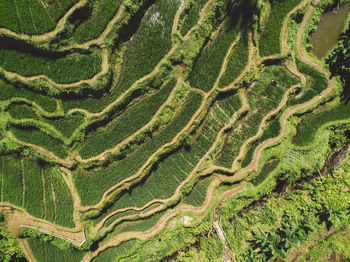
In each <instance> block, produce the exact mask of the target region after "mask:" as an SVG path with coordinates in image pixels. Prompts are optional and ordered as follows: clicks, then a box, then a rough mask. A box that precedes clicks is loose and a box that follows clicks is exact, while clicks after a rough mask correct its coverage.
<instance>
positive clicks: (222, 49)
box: [190, 16, 242, 92]
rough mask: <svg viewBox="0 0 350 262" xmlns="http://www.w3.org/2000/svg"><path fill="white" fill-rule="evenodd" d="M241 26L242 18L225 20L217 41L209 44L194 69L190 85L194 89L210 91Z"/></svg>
mask: <svg viewBox="0 0 350 262" xmlns="http://www.w3.org/2000/svg"><path fill="white" fill-rule="evenodd" d="M241 25H242V17H241V16H238V17H235V18H230V17H229V18H227V19H226V20H225V22H224V25H223V26H222V28H221V30H220V32H219V33H218V35H217V37H216V39H215V40H214V41H213V42H209V43H208V44H207V46H206V47H205V48H204V49H203V51H202V52H201V54H200V56H199V57H198V59H197V60H196V62H195V64H194V66H193V68H192V71H191V74H190V83H191V85H192V86H193V87H196V88H200V89H202V90H204V91H206V92H208V91H210V89H211V88H212V87H213V85H214V83H215V81H216V78H217V76H218V75H219V72H220V68H221V65H222V62H223V60H224V58H225V55H226V52H227V50H228V48H229V47H230V45H231V44H232V42H233V41H234V40H235V38H236V37H237V35H238V33H239V31H240V29H241Z"/></svg>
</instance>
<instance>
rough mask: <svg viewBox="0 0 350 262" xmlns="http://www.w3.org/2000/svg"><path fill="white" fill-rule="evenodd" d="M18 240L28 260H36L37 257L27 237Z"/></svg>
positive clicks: (31, 261)
mask: <svg viewBox="0 0 350 262" xmlns="http://www.w3.org/2000/svg"><path fill="white" fill-rule="evenodd" d="M17 241H18V245H19V246H20V248H21V249H22V251H23V253H24V254H25V256H26V258H27V259H28V261H29V262H36V259H35V258H34V256H33V254H32V251H31V250H30V248H29V245H28V243H27V241H26V240H25V239H20V238H19V239H18V240H17Z"/></svg>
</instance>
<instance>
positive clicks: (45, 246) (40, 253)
mask: <svg viewBox="0 0 350 262" xmlns="http://www.w3.org/2000/svg"><path fill="white" fill-rule="evenodd" d="M28 244H29V246H30V249H31V251H32V253H33V255H34V258H35V259H36V260H37V261H56V262H68V261H71V262H79V261H81V259H82V258H83V256H84V253H83V252H82V251H78V250H77V249H75V248H72V247H70V248H66V249H63V250H62V248H60V247H58V246H55V245H54V244H52V243H50V242H49V241H44V240H42V239H38V238H30V239H29V240H28Z"/></svg>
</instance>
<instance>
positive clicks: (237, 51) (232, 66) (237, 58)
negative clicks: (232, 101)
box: [219, 31, 249, 87]
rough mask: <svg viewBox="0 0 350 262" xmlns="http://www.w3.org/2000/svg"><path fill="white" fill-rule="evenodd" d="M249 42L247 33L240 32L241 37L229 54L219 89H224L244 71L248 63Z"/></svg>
mask: <svg viewBox="0 0 350 262" xmlns="http://www.w3.org/2000/svg"><path fill="white" fill-rule="evenodd" d="M248 56H249V41H248V32H247V31H244V32H242V37H241V39H240V40H239V41H238V43H237V46H235V47H234V49H233V50H232V53H231V54H230V57H229V60H228V63H227V66H226V70H225V73H224V74H223V75H222V77H221V78H220V81H219V87H225V86H227V85H229V84H230V83H232V82H233V81H234V80H235V79H236V78H237V77H238V76H239V75H240V74H241V73H242V71H243V70H244V68H245V67H246V66H247V63H248Z"/></svg>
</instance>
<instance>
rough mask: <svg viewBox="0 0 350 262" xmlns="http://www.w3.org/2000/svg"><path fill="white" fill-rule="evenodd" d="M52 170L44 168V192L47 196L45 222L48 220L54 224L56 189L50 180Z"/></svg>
mask: <svg viewBox="0 0 350 262" xmlns="http://www.w3.org/2000/svg"><path fill="white" fill-rule="evenodd" d="M50 173H51V171H50V169H49V168H44V169H43V176H44V181H43V183H44V184H43V190H44V194H45V209H44V210H45V216H44V218H45V220H48V221H50V222H54V220H55V203H54V194H55V193H54V188H53V184H52V183H51V179H50Z"/></svg>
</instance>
